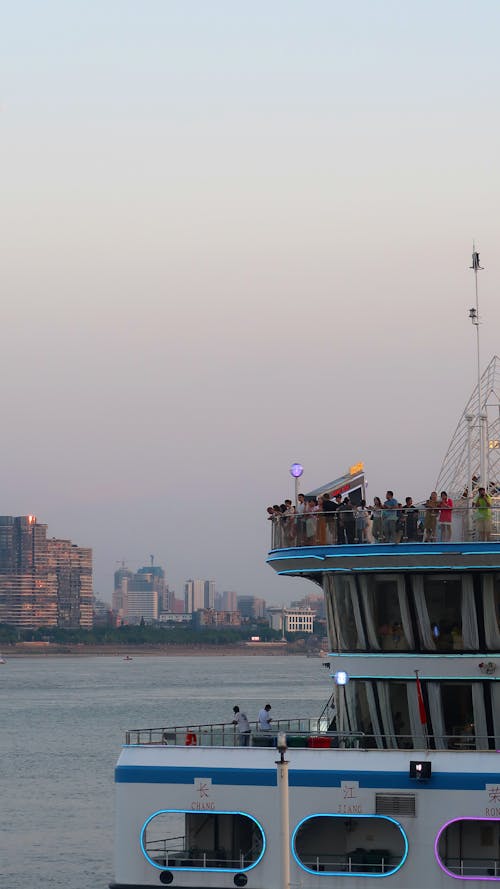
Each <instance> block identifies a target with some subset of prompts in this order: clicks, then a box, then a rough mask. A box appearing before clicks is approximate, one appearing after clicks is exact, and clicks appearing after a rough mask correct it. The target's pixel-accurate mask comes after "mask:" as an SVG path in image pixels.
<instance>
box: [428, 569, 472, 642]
mask: <svg viewBox="0 0 500 889" xmlns="http://www.w3.org/2000/svg"><path fill="white" fill-rule="evenodd" d="M423 583H424V593H425V604H426V607H427V615H426V617H427V619H428V621H429V626H428V627H426V628H425V631H424V637H423V638H424V641H425V636H426V633H427V632H429V630H430V633H431V635H432V640H433V647H434V649H435V650H436V651H453V650H460V649H462V648H464V647H467V648H468V647H469V646H464V641H463V637H462V579H461V578H460V577H452V578H450V577H448V576H447V575H442V576H433V577H424V579H423ZM420 616H422V615H420ZM425 647H429V646H425Z"/></svg>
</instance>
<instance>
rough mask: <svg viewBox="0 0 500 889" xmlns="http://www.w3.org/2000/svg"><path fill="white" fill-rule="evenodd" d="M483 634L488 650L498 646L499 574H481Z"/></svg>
mask: <svg viewBox="0 0 500 889" xmlns="http://www.w3.org/2000/svg"><path fill="white" fill-rule="evenodd" d="M482 581H483V612H484V635H485V640H486V648H487V649H488V651H498V649H499V648H500V574H495V575H492V574H483V578H482Z"/></svg>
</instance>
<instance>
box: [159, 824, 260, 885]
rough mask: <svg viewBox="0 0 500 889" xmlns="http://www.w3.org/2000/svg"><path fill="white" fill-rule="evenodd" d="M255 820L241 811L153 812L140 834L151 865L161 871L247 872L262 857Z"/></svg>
mask: <svg viewBox="0 0 500 889" xmlns="http://www.w3.org/2000/svg"><path fill="white" fill-rule="evenodd" d="M265 846H266V840H265V836H264V831H263V829H262V827H261V825H260V824H259V823H258V821H256V820H255V818H252V816H251V815H247V814H245V813H244V812H205V811H203V812H192V811H184V810H183V809H164V810H162V811H159V812H155V813H154V814H153V815H151V816H150V817H149V818H148V819H147V821H146V822H145V824H144V826H143V828H142V831H141V848H142V851H143V853H144V855H145V857H146V859H147V860H148V861H149V863H150V864H152V865H153V866H154V867H158V868H161V869H162V870H164V869H165V868H168V870H176V869H178V868H182V869H183V870H230V871H245V870H250V869H251V868H252V867H255V865H256V864H258V863H259V861H260V859H261V858H262V856H263V854H264V850H265Z"/></svg>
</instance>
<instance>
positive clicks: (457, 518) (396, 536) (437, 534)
mask: <svg viewBox="0 0 500 889" xmlns="http://www.w3.org/2000/svg"><path fill="white" fill-rule="evenodd" d="M442 512H443V511H442V510H440V509H439V508H437V507H436V508H435V509H430V508H427V507H425V506H424V507H414V508H412V511H410V512H409V511H408V510H405V508H404V507H401V508H399V509H391V510H389V509H381V510H371V511H370V512H369V516H368V517H366V516H361V515H360V514H359V513H358V511H357V508H356V507H354V506H353V507H352V508H349V509H345V508H342V507H341V508H339V509H338V510H336V511H334V512H306V513H303V514H301V515H299V514H298V513H293V514H292V515H286V514H282V515H280V516H273V517H272V518H270V522H271V548H272V549H283V548H287V547H297V546H337V545H346V544H359V543H373V544H377V543H461V542H464V543H465V542H471V541H488V540H497V541H500V498H498V497H495V499H494V501H493V502H492V504H491V507H489V508H488V509H482V508H480V507H473V506H472V507H471V506H468V505H467V503H462V502H459V503H458V505H456V506H453V508H452V509H451V510H449V511H447V512H448V515H442Z"/></svg>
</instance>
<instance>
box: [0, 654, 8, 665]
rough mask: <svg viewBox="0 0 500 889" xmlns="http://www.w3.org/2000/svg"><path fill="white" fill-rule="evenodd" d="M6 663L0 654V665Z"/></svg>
mask: <svg viewBox="0 0 500 889" xmlns="http://www.w3.org/2000/svg"><path fill="white" fill-rule="evenodd" d="M6 663H7V661H6V660H5V658H4V656H3V654H2V653H1V652H0V664H6Z"/></svg>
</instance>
